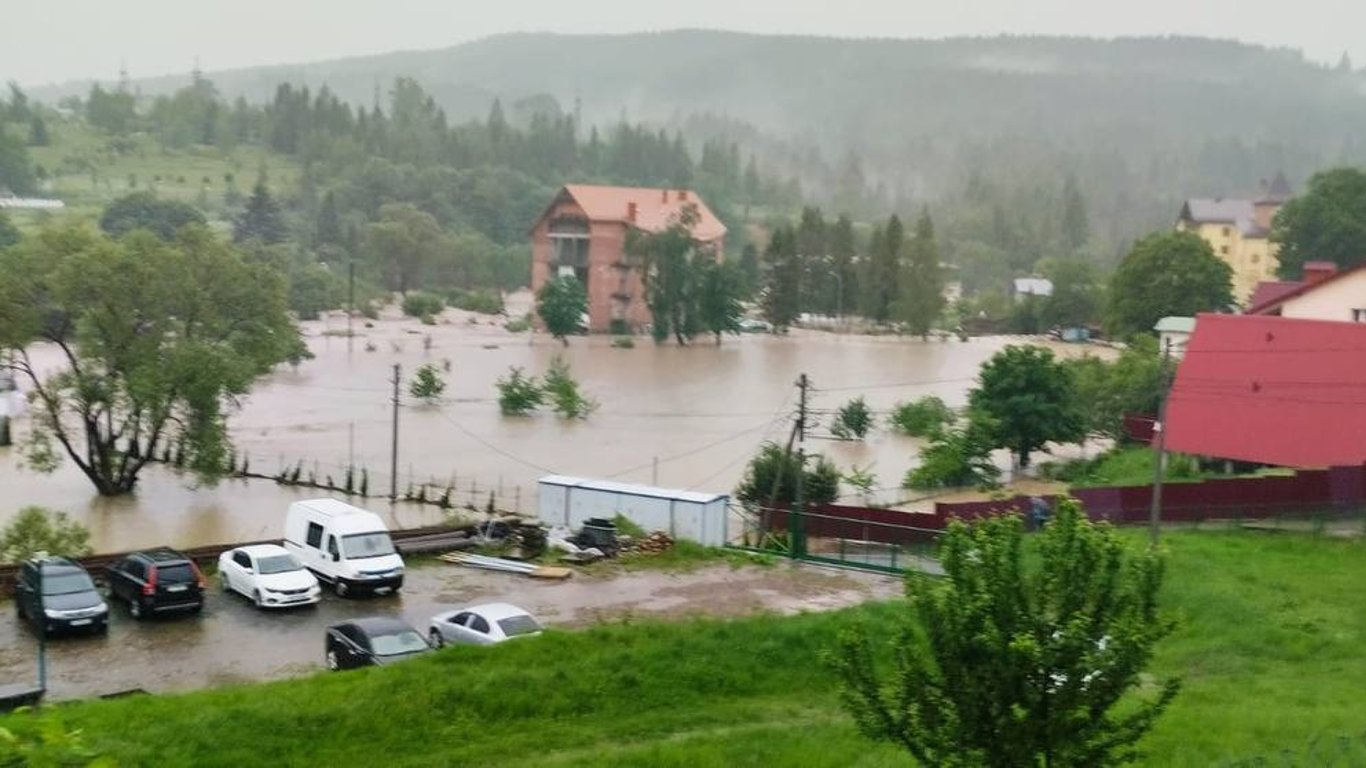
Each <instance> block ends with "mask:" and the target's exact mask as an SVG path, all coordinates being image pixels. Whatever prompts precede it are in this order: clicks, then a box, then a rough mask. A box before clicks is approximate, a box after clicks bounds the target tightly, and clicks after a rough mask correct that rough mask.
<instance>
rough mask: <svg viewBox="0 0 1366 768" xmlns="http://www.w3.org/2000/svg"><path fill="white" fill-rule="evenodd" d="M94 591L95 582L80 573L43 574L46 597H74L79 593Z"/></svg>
mask: <svg viewBox="0 0 1366 768" xmlns="http://www.w3.org/2000/svg"><path fill="white" fill-rule="evenodd" d="M94 589H95V582H93V581H91V580H90V577H89V576H88V575H86V574H84V573H81V572H80V571H67V572H66V573H45V574H43V594H45V595H74V594H76V593H77V592H92V591H94Z"/></svg>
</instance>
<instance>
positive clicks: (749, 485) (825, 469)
mask: <svg viewBox="0 0 1366 768" xmlns="http://www.w3.org/2000/svg"><path fill="white" fill-rule="evenodd" d="M806 458H807V459H811V458H813V457H811V456H807V457H806ZM814 458H815V466H807V467H805V468H803V467H801V466H800V463H799V461H798V459H797V455H796V454H794V453H788V452H787V451H786V450H784V449H783V447H782V446H780V445H778V444H776V443H764V445H763V447H761V448H760V449H759V453H758V454H756V455H755V456H754V458H752V459H750V462H749V467H748V468H746V470H745V478H744V480H742V481H741V482H740V485H739V487H737V488H736V489H735V497H736V498H737V499H739V500H740V501H742V502H744V503H745V504H748V505H752V506H764V505H767V504H769V503H770V502H772V503H774V504H777V505H779V506H785V505H788V504H792V503H793V502H794V501H796V498H797V483H796V482H794V481H795V479H796V478H797V476H798V475H799V474H800V475H801V476H802V478H803V483H802V497H803V501H804V502H805V503H807V504H829V503H830V502H832V501H834V500H835V499H837V498H839V494H840V472H839V470H838V469H836V468H835V465H834V464H832V463H830V461H829V460H828V459H826V458H825V457H824V456H821V455H816V456H815V457H814ZM803 469H804V471H802V470H803ZM775 491H776V492H775Z"/></svg>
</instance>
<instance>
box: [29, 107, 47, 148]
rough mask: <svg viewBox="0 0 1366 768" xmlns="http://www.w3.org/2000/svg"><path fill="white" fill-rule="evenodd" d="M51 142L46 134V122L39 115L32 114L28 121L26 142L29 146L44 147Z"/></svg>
mask: <svg viewBox="0 0 1366 768" xmlns="http://www.w3.org/2000/svg"><path fill="white" fill-rule="evenodd" d="M50 143H51V139H50V138H49V137H48V135H47V123H46V122H44V121H43V118H42V117H41V116H40V115H34V116H33V119H32V120H30V121H29V130H28V144H29V146H30V147H46V146H47V145H48V144H50Z"/></svg>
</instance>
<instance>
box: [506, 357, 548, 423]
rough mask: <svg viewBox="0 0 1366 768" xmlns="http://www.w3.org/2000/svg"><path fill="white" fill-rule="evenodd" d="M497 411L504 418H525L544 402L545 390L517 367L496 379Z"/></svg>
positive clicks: (533, 377)
mask: <svg viewBox="0 0 1366 768" xmlns="http://www.w3.org/2000/svg"><path fill="white" fill-rule="evenodd" d="M497 387H498V409H499V410H501V411H502V412H503V415H504V416H525V415H526V414H528V413H530V412H532V411H534V410H536V409H537V408H538V407H540V405H541V403H544V402H545V390H543V389H542V388H541V384H540V382H538V381H537V380H536V377H535V376H527V375H526V372H525V371H523V370H522V369H521V368H519V367H517V366H515V365H514V366H513V367H511V368H509V369H508V375H507V376H504V377H503V378H500V379H498V383H497Z"/></svg>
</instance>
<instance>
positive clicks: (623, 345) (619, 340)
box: [612, 336, 636, 349]
mask: <svg viewBox="0 0 1366 768" xmlns="http://www.w3.org/2000/svg"><path fill="white" fill-rule="evenodd" d="M635 348H636V340H635V339H633V338H631V337H630V336H618V337H616V338H615V339H612V349H635Z"/></svg>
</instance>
